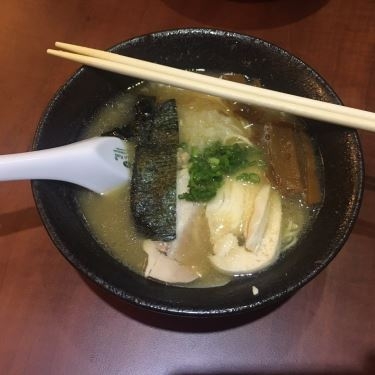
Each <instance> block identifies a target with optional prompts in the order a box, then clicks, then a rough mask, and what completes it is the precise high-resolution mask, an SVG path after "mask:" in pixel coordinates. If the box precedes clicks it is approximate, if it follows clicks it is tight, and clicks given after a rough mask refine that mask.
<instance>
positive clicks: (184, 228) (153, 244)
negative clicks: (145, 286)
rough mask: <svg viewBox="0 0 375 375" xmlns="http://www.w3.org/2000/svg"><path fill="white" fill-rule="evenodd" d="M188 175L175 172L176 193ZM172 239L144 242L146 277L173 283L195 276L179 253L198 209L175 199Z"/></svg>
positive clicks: (189, 203) (185, 186)
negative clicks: (174, 231) (173, 236)
mask: <svg viewBox="0 0 375 375" xmlns="http://www.w3.org/2000/svg"><path fill="white" fill-rule="evenodd" d="M188 182H189V172H188V170H187V169H182V170H180V171H179V172H178V173H177V194H182V193H184V192H186V191H187V186H188ZM176 212H177V225H176V239H175V240H174V241H170V242H163V241H152V240H145V241H144V242H143V250H144V251H145V252H146V253H147V254H148V259H147V266H146V270H145V276H146V277H152V278H154V279H157V280H161V281H165V282H173V283H189V282H191V281H193V280H195V279H197V278H198V277H200V275H199V273H197V272H195V271H194V270H193V268H192V267H189V266H186V265H183V264H181V261H182V260H183V253H182V251H181V249H183V248H186V246H187V245H186V244H188V243H189V241H190V236H189V229H190V228H191V226H192V223H193V222H194V220H195V218H196V216H197V214H198V212H199V206H198V205H197V204H195V203H192V202H189V201H186V200H184V199H178V200H177V206H176Z"/></svg>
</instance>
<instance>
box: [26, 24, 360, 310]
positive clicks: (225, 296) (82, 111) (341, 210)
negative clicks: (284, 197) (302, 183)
mask: <svg viewBox="0 0 375 375" xmlns="http://www.w3.org/2000/svg"><path fill="white" fill-rule="evenodd" d="M112 51H114V52H116V53H120V54H121V53H122V54H126V55H128V56H132V57H136V58H140V59H145V60H149V61H153V62H157V63H161V64H166V65H171V66H174V67H178V68H182V69H198V68H199V69H207V70H209V71H216V72H237V73H243V74H246V75H248V76H250V77H256V78H260V79H261V81H262V83H263V84H264V85H265V87H267V88H270V89H275V90H279V91H284V92H287V93H291V94H296V95H300V96H306V97H310V98H313V99H318V100H322V101H327V102H333V103H340V100H339V98H338V97H337V96H336V94H335V93H334V92H333V90H332V89H331V88H330V87H329V86H328V84H327V83H326V82H325V81H324V80H323V79H322V78H321V77H320V76H319V75H318V74H317V73H316V72H314V71H313V70H312V69H311V68H310V67H308V66H307V65H306V64H304V63H303V62H302V61H301V60H299V59H297V58H296V57H294V56H292V55H290V54H289V53H288V52H286V51H284V50H282V49H280V48H278V47H276V46H274V45H271V44H269V43H267V42H265V41H262V40H259V39H256V38H252V37H250V36H245V35H240V34H235V33H232V32H224V31H217V30H208V29H184V30H173V31H165V32H159V33H154V34H149V35H144V36H141V37H138V38H135V39H132V40H129V41H126V42H123V43H120V44H119V45H116V46H115V47H113V48H112ZM56 63H58V61H56ZM134 83H136V80H135V79H133V78H129V77H124V76H119V75H116V74H112V73H108V72H104V71H100V70H96V69H93V68H87V67H85V68H81V69H80V70H78V72H77V73H76V74H75V75H74V76H73V77H72V78H71V79H70V80H69V81H68V82H67V83H66V84H65V85H64V86H63V87H62V88H61V89H60V90H59V91H58V92H57V94H56V95H55V97H54V98H53V100H52V101H51V102H50V104H49V105H48V108H47V110H46V112H45V114H44V115H43V117H42V119H41V121H40V124H39V127H38V130H37V133H36V136H35V141H34V149H35V150H39V149H45V148H50V147H55V146H60V145H64V144H67V143H70V142H73V141H75V140H76V139H77V137H78V136H79V134H80V132H81V130H82V128H83V127H85V126H86V125H87V124H88V123H89V122H90V120H91V119H92V117H93V115H94V114H95V112H96V111H97V110H98V109H99V108H100V107H101V106H103V104H105V103H106V102H108V101H110V100H111V98H113V97H115V96H117V94H118V93H119V91H120V90H123V89H124V88H127V87H129V86H131V85H133V84H134ZM306 123H307V125H308V131H309V132H310V134H311V135H312V136H313V137H314V138H315V139H316V141H317V143H318V145H319V148H320V152H321V155H322V158H323V162H324V186H325V198H324V204H323V207H322V209H321V211H320V213H319V215H318V217H317V219H316V221H315V222H314V225H313V227H312V228H311V230H310V231H309V232H308V233H307V234H306V235H305V236H304V237H303V239H302V240H301V241H300V243H299V244H298V246H297V247H296V248H294V249H292V250H290V251H289V252H288V253H287V254H286V255H285V256H282V257H281V258H280V259H279V260H278V261H277V262H276V263H275V264H274V265H272V266H271V267H270V268H268V269H267V270H266V271H264V272H260V273H258V274H256V275H254V276H253V277H252V278H251V279H248V278H239V279H236V280H234V281H233V282H231V283H229V284H227V285H225V286H222V287H215V288H210V289H193V288H181V287H174V286H166V285H163V284H161V283H158V282H154V281H152V280H148V279H145V278H143V277H141V276H139V275H137V274H135V273H134V272H132V271H130V270H129V269H127V268H126V267H125V266H123V265H122V264H120V263H119V262H117V261H116V260H115V259H113V258H112V257H111V256H110V255H108V253H106V252H105V251H104V250H103V248H102V247H101V245H100V244H99V243H98V242H97V241H96V240H95V239H94V237H93V236H92V234H91V233H90V232H89V231H88V229H87V227H86V225H85V224H84V222H83V220H82V217H81V215H80V214H79V212H78V211H77V208H76V204H75V203H74V193H75V190H76V189H77V187H75V186H73V185H70V184H68V183H61V182H53V181H34V182H33V183H32V187H33V192H34V196H35V201H36V205H37V207H38V210H39V212H40V215H41V217H42V220H43V222H44V224H45V227H46V229H47V231H48V233H49V235H50V236H51V238H52V240H53V242H54V243H55V245H56V247H57V248H58V249H59V250H60V252H61V253H62V254H63V255H64V256H65V257H66V258H67V259H68V260H69V261H70V262H71V263H72V264H73V265H74V266H75V267H76V268H77V269H78V270H80V271H81V272H83V273H84V274H85V275H87V276H88V277H89V278H90V279H92V280H93V281H95V282H96V283H97V284H98V285H100V286H102V287H104V288H105V289H106V290H108V291H109V292H111V293H114V294H115V295H117V296H119V297H121V298H123V299H125V300H126V301H128V302H130V303H133V304H135V305H138V306H142V307H145V308H148V309H151V310H155V311H159V312H165V313H171V314H179V315H188V316H214V315H227V314H232V313H239V312H246V311H250V310H254V309H257V308H260V307H266V306H269V305H271V304H274V303H277V302H279V301H281V300H282V299H284V298H285V297H287V296H289V295H290V294H291V293H292V292H294V291H296V290H297V289H298V288H300V287H302V286H303V285H304V284H305V283H307V282H308V281H309V280H311V279H312V278H314V277H315V276H316V275H317V274H318V273H319V272H320V271H321V270H322V269H323V268H324V267H325V266H326V265H327V264H328V263H329V262H330V261H331V260H332V259H333V258H334V256H335V255H336V254H337V253H338V251H339V250H340V249H341V247H342V246H343V244H344V242H345V240H346V239H347V237H348V235H349V233H350V230H351V228H352V226H353V224H354V221H355V219H356V216H357V214H358V210H359V205H360V201H361V196H362V183H363V174H364V171H363V161H362V154H361V148H360V144H359V140H358V135H357V133H356V131H354V130H350V129H347V128H343V127H338V126H333V125H328V124H324V123H320V122H318V121H312V120H306ZM251 285H256V286H257V288H258V289H259V294H258V295H256V296H255V295H253V294H252V292H251Z"/></svg>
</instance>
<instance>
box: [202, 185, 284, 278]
mask: <svg viewBox="0 0 375 375" xmlns="http://www.w3.org/2000/svg"><path fill="white" fill-rule="evenodd" d="M240 185H242V184H241V183H239V182H237V181H230V182H227V183H226V184H225V185H224V187H223V188H222V190H221V191H220V194H218V196H217V197H215V199H214V200H213V201H212V202H210V203H209V204H208V205H207V209H206V215H207V219H208V222H209V227H210V236H211V242H212V245H213V253H214V255H211V256H210V261H211V262H212V264H213V265H214V266H215V267H216V268H217V269H218V270H220V271H222V272H224V273H229V274H248V273H252V272H255V271H258V270H259V269H261V268H264V267H266V266H268V265H269V264H271V263H272V262H273V261H274V260H275V259H276V258H277V256H278V251H279V240H280V231H281V219H282V210H281V199H280V196H279V194H278V193H277V192H275V191H273V190H272V189H271V187H270V186H269V185H268V184H267V185H263V186H260V187H259V186H258V185H256V186H254V185H245V186H244V185H242V187H241V186H240Z"/></svg>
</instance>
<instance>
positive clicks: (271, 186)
mask: <svg viewBox="0 0 375 375" xmlns="http://www.w3.org/2000/svg"><path fill="white" fill-rule="evenodd" d="M139 95H147V96H155V97H156V98H157V101H158V102H160V103H161V102H164V101H166V100H169V99H175V100H176V106H177V112H178V119H179V142H180V144H181V147H180V148H179V149H178V179H180V180H181V181H182V180H183V178H184V177H183V176H184V174H185V175H186V176H189V173H190V174H191V173H192V172H191V169H189V165H190V166H191V164H192V160H193V157H192V154H193V152H196V153H197V152H198V153H199V152H203V151H204V150H205V149H206V148H207V147H208V146H209V145H212V144H214V143H215V142H216V143H217V142H220V144H222V145H224V146H228V145H229V146H231V145H233V144H237V143H238V144H241V145H245V146H244V147H253V146H254V147H256V148H257V149H259V150H260V151H261V153H260V154H259V155H261V157H259V160H257V162H256V163H255V162H254V163H250V164H249V166H248V167H246V168H245V169H244V171H240V172H239V173H237V175H236V176H226V177H225V182H224V185H223V186H221V187H220V188H219V190H218V192H217V195H216V196H215V197H214V198H212V199H210V200H209V201H208V202H188V201H187V200H184V199H182V194H180V195H179V197H178V198H177V201H178V202H177V211H178V212H177V221H178V222H179V221H180V222H182V221H186V223H187V224H184V227H183V228H182V232H181V233H180V232H179V227H178V225H179V224H178V223H177V238H176V240H175V241H174V242H172V244H174V243H177V245H176V246H175V247H176V249H177V250H176V251H177V252H176V253H175V254H177V256H175V255H173V257H172V258H173V259H172V260H171V262H174V263H173V264H172V263H171V264H172V267H174V266H176V264H175V263H176V261H177V262H178V267H184V269H183V270H180V269H177V268H176V270H177V271H176V272H177V273H179V274H180V275H181V274H182V273H184V272H185V270H186V269H187V268H189V271H188V272H191V270H192V271H193V273H194V275H197V276H196V277H193V278H192V279H191V280H190V279H189V277H187V279H186V280H184V281H181V282H179V281H178V280H177V281H174V283H176V284H177V285H186V286H189V287H212V286H217V285H222V284H225V283H227V282H228V281H229V280H231V279H232V278H233V277H239V276H244V275H245V276H246V275H251V274H252V273H253V272H257V271H259V270H262V269H264V268H266V267H267V266H268V265H269V264H272V263H273V262H274V261H275V260H276V259H277V257H278V256H279V254H280V253H281V252H283V251H285V250H287V249H290V248H291V247H293V246H294V245H295V244H296V243H297V242H298V240H299V238H301V236H303V233H304V232H305V231H306V230H308V228H309V226H310V225H311V223H312V222H313V220H314V217H315V215H316V213H317V211H318V210H319V205H320V202H321V199H322V190H321V188H320V176H321V173H320V172H321V165H320V161H319V158H316V155H317V152H316V148H315V146H314V145H313V144H312V143H311V141H310V139H309V137H308V136H307V135H306V133H305V132H304V126H303V124H302V123H301V122H299V120H297V119H296V118H294V117H291V116H289V115H286V114H283V113H279V112H274V111H270V110H263V109H260V108H252V107H250V106H242V105H240V104H239V103H232V102H228V101H225V100H222V99H220V98H215V97H211V96H208V95H204V94H199V93H194V92H190V91H186V90H182V89H177V88H172V87H169V86H164V85H160V84H155V83H144V84H141V85H139V86H137V87H134V88H132V89H130V90H129V91H128V92H125V93H123V94H121V95H120V96H119V97H117V98H115V99H114V100H113V101H112V102H110V103H108V104H107V105H105V106H104V107H103V108H102V109H101V110H100V111H99V113H97V115H96V116H95V118H94V119H93V120H92V123H91V124H90V126H89V127H88V128H87V129H86V130H85V133H84V134H83V138H89V137H92V136H97V135H101V134H103V133H105V132H107V131H109V130H111V129H113V128H115V127H121V126H122V125H123V124H124V123H126V122H127V121H128V120H129V118H130V117H131V115H132V111H133V108H134V105H135V103H136V102H137V98H138V97H139ZM279 123H282V125H281V126H280V127H284V128H285V132H284V133H277V132H279V130H275V128H276V126H277V124H279ZM292 128H293V134H294V135H293V137H295V129H297V132H298V135H297V138H298V139H299V140H300V139H302V142H295V140H294V143H293V144H290V143H291V142H292V141H291V140H290V139H289V138H288V136H289V134H291V131H290V129H292ZM274 133H275V134H274ZM282 137H285V139H283V138H282ZM301 137H302V138H301ZM275 138H279V139H281V141H282V142H283V144H284V146H283V147H284V148H286V150H285V149H281V150H276V151H274V149H275V148H276V149H277V146H275V145H274V144H273V142H274V140H275ZM300 143H301V144H302V145H304V146H303V147H304V148H303V147H302V148H303V149H302V150H299V149H298V148H297V146H298V145H299V144H300ZM272 147H273V150H272V151H270V150H269V149H270V148H272ZM298 147H299V146H298ZM276 152H277V153H279V154H276ZM293 153H294V157H295V158H296V159H298V158H302V159H303V160H306V163H305V164H304V167H303V168H302V169H305V170H304V172H303V175H302V174H301V173H300V172H298V173H297V174H298V176H297V177H298V178H300V179H301V180H303V181H302V184H303V183H305V185H304V186H305V188H303V189H302V188H301V190H298V189H299V187H298V184H299V181H297V182H296V181H295V179H296V176H295V175H294V174H293V175H292V174H291V173H293V168H294V165H293V163H294V162H293V160H291V161H290V160H288V163H287V164H288V166H287V168H286V170H284V171H283V170H281V171H280V167H279V166H278V164H280V160H279V159H281V158H282V157H286V158H287V159H288V158H290V154H293ZM301 153H304V154H303V155H302V154H301ZM306 153H307V154H306ZM312 153H313V154H314V155H313V157H314V160H313V161H312V160H311V158H312ZM267 155H268V156H267ZM280 155H281V156H280ZM283 155H284V156H283ZM211 159H212V160H210V162H212V163H218V162H217V160H216V158H211ZM273 159H274V160H273ZM284 162H285V161H284ZM295 162H296V163H297V161H295ZM284 164H285V163H284ZM312 164H313V165H312ZM290 169H292V172H290ZM299 170H301V168H299ZM249 176H250V177H251V178H250V179H249ZM243 177H244V178H243ZM187 178H188V177H187ZM306 181H307V182H306ZM311 181H313V182H311ZM177 185H179V182H177ZM306 186H308V188H306ZM178 189H179V188H178V187H177V193H179V191H178ZM251 194H253V195H254V197H257V199H254V203H250V205H253V211H254V212H255V213H253V215H252V216H251V218H247V219H246V228H248V227H250V226H252V227H253V228H256V233H255V234H253V235H252V236H250V235H249V234H248V232H247V229H243V226H244V222H245V219H243V217H244V215H245V216H246V210H243V207H238V210H243V211H241V214H240V215H242V216H241V220H240V221H239V223H240V224H236V225H237V226H236V228H235V229H233V228H234V227H233V225H234V224H233V222H234V221H233V220H235V219H234V217H236V215H237V216H238V215H239V214H238V212H237V213H236V212H235V211H233V210H234V208H233V206H235V205H236V204H237V203H238V202H248V201H249V199H250V198H249V197H250V196H251ZM262 194H263V195H264V196H267V201H265V202H267V203H265V204H264V205H262V201H260V196H261V195H262ZM242 196H243V198H242ZM317 196H318V197H317ZM130 199H131V194H130V184H129V185H127V186H123V187H121V188H118V189H117V190H115V191H113V192H111V193H110V194H107V195H103V196H100V195H97V194H94V193H92V192H89V191H79V193H78V196H77V200H78V202H79V205H80V208H81V211H82V214H83V216H84V218H85V221H86V223H87V225H88V227H89V228H90V230H91V232H92V233H93V235H94V236H95V238H96V239H97V241H99V242H100V243H101V244H102V245H103V247H104V248H105V249H106V250H107V251H108V252H109V253H110V254H111V255H112V256H113V257H115V258H116V259H117V260H119V261H120V262H122V263H123V264H124V265H126V266H127V267H129V268H131V269H132V270H133V271H135V272H137V273H139V274H141V275H144V274H145V272H147V271H146V270H147V268H149V267H150V262H151V259H154V258H152V255H151V254H154V255H155V253H156V256H159V255H158V254H157V251H160V253H161V254H162V255H163V259H162V260H163V261H164V258H166V257H164V255H165V252H164V250H163V249H164V245H165V242H161V241H151V240H149V239H147V238H146V236H144V235H142V234H140V233H139V231H138V230H137V229H136V226H135V224H134V218H133V215H132V212H131V210H130ZM228 199H229V201H228V202H227V201H226V200H228ZM230 199H232V200H230ZM241 199H243V200H242V201H241ZM257 202H258V203H257ZM259 202H260V203H259ZM238 205H239V206H242V203H241V204H240V203H239V204H238ZM245 205H246V204H245ZM278 205H280V210H279V209H278V208H277V207H278ZM228 207H229V208H228ZM249 207H250V206H249ZM179 210H180V212H179ZM183 210H185V211H183ZM257 210H258V211H257ZM268 211H269V213H268ZM279 211H280V212H279ZM257 212H258V215H256V213H257ZM265 212H267V215H266V214H265ZM189 215H190V216H189ZM226 216H227V217H226ZM189 217H191V218H192V219H191V220H188V218H189ZM265 217H267V220H266V219H264V218H265ZM228 223H229V224H228ZM278 223H279V224H278ZM181 225H182V224H181ZM228 225H229V227H231V226H232V227H233V228H232V227H231V228H232V229H230V230H226V229H225V228H227V227H228ZM278 225H279V226H280V230H279V232H278V233H277V246H274V249H273V251H274V252H275V253H274V254H273V256H272V257H271V258H269V259H268V260H267V261H265V262H264V264H263V263H262V258H261V256H260V255H259V254H258V258H254V260H253V261H252V262H253V263H251V267H250V268H249V270H250V271H248V272H247V271H246V270H247V268H246V267H244V269H243V270H242V268H241V267H240V268H238V264H237V265H236V266H233V264H234V263H235V262H237V263H238V261H239V259H240V258H241V257H243V256H245V257H246V256H247V253H248V251H247V252H244V249H245V244H246V246H247V244H248V243H249V244H251V243H252V242H254V241H255V239H256V238H257V236H259V233H263V234H264V235H266V234H267V233H269V236H270V238H272V236H274V237H275V236H276V234H275V233H274V232H275V229H274V228H276V227H277V226H278ZM223 228H224V229H223ZM223 230H224V232H223ZM267 231H268V232H267ZM244 233H245V234H244ZM233 238H234V239H235V244H234V245H233ZM231 241H232V242H231ZM267 241H268V243H270V242H272V241H271V239H269V240H267ZM267 241H265V242H264V243H266V242H267ZM167 246H170V245H169V244H167ZM173 246H174V245H172V247H173ZM233 246H234V247H235V249H234V247H233ZM254 246H255V247H254V248H256V247H257V245H254ZM265 246H268V247H269V246H271V245H269V244H266V245H265ZM231 247H233V249H234V250H233V249H232V248H231ZM229 248H231V249H229ZM155 249H156V250H155ZM228 249H229V250H228ZM267 249H268V248H267ZM231 251H235V252H232V253H231ZM262 251H263V250H262ZM267 251H268V250H267ZM152 252H153V253H152ZM223 252H226V253H225V254H224V253H223ZM243 254H245V255H243ZM241 259H242V258H241ZM244 259H245V258H244ZM168 261H169V259H168ZM233 262H234V263H233ZM254 262H255V263H256V262H260V265H259V267H258V266H257V267H255V266H254ZM249 264H250V263H249ZM162 267H164V264H162ZM239 269H240V270H241V271H240V272H237V271H236V270H239ZM155 275H156V276H155ZM146 276H148V277H151V278H154V279H159V280H161V281H167V282H173V281H171V280H170V279H168V277H167V279H165V280H163V277H164V276H163V275H161V276H160V277H159V276H158V275H157V274H156V273H154V274H152V272H151V274H148V275H146Z"/></svg>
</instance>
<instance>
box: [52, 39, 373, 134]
mask: <svg viewBox="0 0 375 375" xmlns="http://www.w3.org/2000/svg"><path fill="white" fill-rule="evenodd" d="M55 46H56V47H57V48H60V49H61V50H54V49H48V50H47V53H48V54H51V55H54V56H58V57H62V58H65V59H68V60H72V61H76V62H78V63H81V64H84V65H88V66H92V67H95V68H99V69H103V70H108V71H111V72H114V73H119V74H123V75H128V76H132V77H136V78H141V79H144V80H148V81H154V82H160V83H164V84H167V85H172V86H177V87H180V88H184V89H189V90H194V91H199V92H202V93H206V94H209V95H214V96H219V97H224V98H227V99H231V100H234V101H238V102H242V103H246V104H254V105H258V106H262V107H266V108H271V109H274V110H279V111H283V112H288V113H292V114H294V115H297V116H302V117H307V118H311V119H316V120H321V121H325V122H330V123H334V124H337V125H344V126H349V127H353V128H356V129H362V130H367V131H375V113H372V112H368V111H364V110H359V109H355V108H350V107H345V106H341V105H337V104H332V103H326V102H321V101H318V100H314V99H309V98H304V97H299V96H296V95H290V94H285V93H281V92H277V91H272V90H268V89H264V88H259V87H254V86H250V85H246V84H241V83H237V82H232V81H228V80H224V79H220V78H216V77H211V76H207V75H203V74H199V73H194V72H190V71H185V70H181V69H176V68H172V67H169V66H164V65H160V64H155V63H151V62H148V61H143V60H138V59H135V58H131V57H126V56H122V55H118V54H115V53H111V52H106V51H101V50H97V49H93V48H87V47H82V46H77V45H73V44H67V43H61V42H56V43H55ZM62 50H64V51H62Z"/></svg>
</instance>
